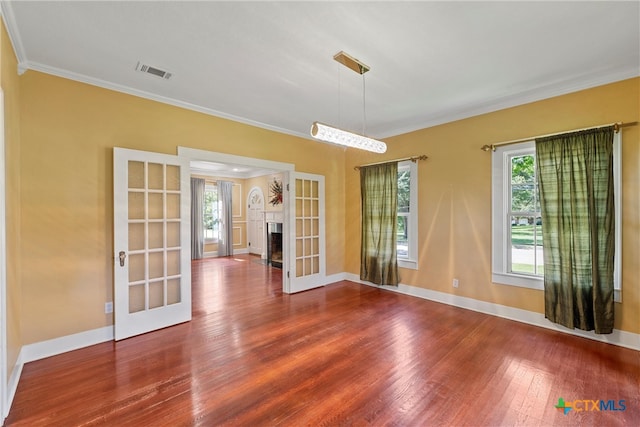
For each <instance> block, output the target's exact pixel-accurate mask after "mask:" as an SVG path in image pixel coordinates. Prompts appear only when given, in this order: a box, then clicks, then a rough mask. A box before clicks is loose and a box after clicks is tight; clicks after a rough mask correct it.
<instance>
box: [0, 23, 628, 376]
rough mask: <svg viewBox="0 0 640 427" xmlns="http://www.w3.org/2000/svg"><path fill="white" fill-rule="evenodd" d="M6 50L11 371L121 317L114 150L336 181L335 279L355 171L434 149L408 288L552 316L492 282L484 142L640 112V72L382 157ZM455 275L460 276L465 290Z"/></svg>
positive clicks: (349, 242) (429, 134) (330, 244)
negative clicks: (120, 86)
mask: <svg viewBox="0 0 640 427" xmlns="http://www.w3.org/2000/svg"><path fill="white" fill-rule="evenodd" d="M1 48H2V52H1V53H2V55H1V60H2V67H1V70H2V81H1V83H2V87H3V89H4V91H5V98H6V99H5V104H6V105H7V107H8V108H7V111H6V113H5V120H6V121H7V122H6V126H7V128H6V130H5V138H6V141H5V143H6V144H7V171H6V174H7V217H8V218H7V219H8V221H7V227H8V236H7V237H8V242H7V243H8V257H9V266H8V277H9V281H10V283H9V284H8V285H9V286H8V303H9V307H8V315H9V316H10V317H9V334H8V335H9V336H8V338H9V340H10V343H9V364H10V366H12V365H11V361H12V360H15V357H16V352H17V350H19V347H20V346H21V345H25V344H30V343H35V342H39V341H43V340H47V339H52V338H57V337H61V336H65V335H69V334H73V333H77V332H82V331H86V330H92V329H95V328H99V327H102V326H106V325H110V324H112V316H111V315H105V314H104V313H103V311H104V302H106V301H111V300H112V288H113V283H112V281H113V279H112V262H113V261H112V252H113V243H112V239H113V231H112V223H113V215H112V210H113V203H112V192H113V185H112V180H113V173H112V160H113V159H112V149H113V147H115V146H119V147H125V148H132V149H138V150H147V151H155V152H161V153H170V154H175V153H176V147H177V146H186V147H191V148H197V149H203V150H211V151H218V152H223V153H228V154H234V155H239V156H246V157H256V158H261V159H266V160H274V161H280V162H288V163H293V164H295V165H296V170H298V171H303V172H310V173H317V174H321V175H324V176H325V179H326V198H327V200H326V212H327V221H326V227H327V273H328V274H336V273H340V272H343V271H347V272H351V273H355V274H357V273H358V271H359V268H358V264H359V261H358V258H359V253H360V251H359V240H360V236H359V206H358V203H355V204H354V203H349V204H347V203H345V201H346V200H359V184H358V181H359V180H358V174H357V173H356V172H355V171H354V170H353V166H354V165H357V164H362V163H367V162H370V161H379V160H381V159H384V158H387V159H393V158H398V157H404V156H408V155H415V154H423V153H424V154H427V155H429V156H430V158H429V160H427V161H425V162H420V163H419V176H420V182H419V198H420V202H419V203H420V205H419V211H420V219H419V239H418V241H419V270H417V271H413V270H405V269H402V270H401V276H402V282H403V283H406V284H409V285H413V286H418V287H423V288H427V289H433V290H437V291H441V292H449V293H455V294H457V295H460V296H466V297H470V298H475V299H477V300H481V301H489V302H494V303H498V304H504V305H507V306H511V307H516V308H522V309H526V310H533V311H536V312H542V311H543V299H542V293H541V292H540V291H535V290H529V289H523V288H517V287H509V286H504V285H498V284H492V283H491V218H490V213H491V166H490V165H491V158H490V155H489V154H488V153H484V152H482V151H480V149H479V147H480V146H481V145H483V144H487V143H492V142H499V141H503V140H509V139H515V138H523V137H528V136H532V135H538V134H545V133H552V132H557V131H561V130H569V129H574V128H581V127H588V126H593V125H597V124H603V123H610V122H614V121H619V120H622V121H625V122H629V121H638V120H640V113H639V111H640V108H639V107H638V99H639V94H640V92H639V84H640V83H639V81H640V79H637V78H636V79H631V80H627V81H623V82H618V83H615V84H611V85H606V86H602V87H598V88H594V89H590V90H586V91H581V92H577V93H574V94H569V95H565V96H560V97H556V98H552V99H548V100H544V101H540V102H536V103H532V104H527V105H523V106H519V107H515V108H510V109H506V110H502V111H498V112H495V113H490V114H485V115H481V116H477V117H473V118H469V119H465V120H460V121H457V122H453V123H448V124H444V125H441V126H436V127H432V128H428V129H423V130H420V131H416V132H412V133H409V134H405V135H400V136H397V137H394V138H389V139H388V143H389V151H388V152H387V153H386V154H385V155H383V156H377V155H373V154H365V153H362V152H355V151H353V150H347V151H346V152H345V151H343V150H342V149H339V148H336V147H333V146H331V145H327V144H320V143H317V142H313V141H309V140H306V139H301V138H296V137H293V136H288V135H283V134H278V133H275V132H271V131H268V130H264V129H258V128H254V127H251V126H247V125H243V124H239V123H235V122H231V121H228V120H224V119H220V118H216V117H212V116H208V115H204V114H200V113H196V112H192V111H188V110H184V109H180V108H177V107H172V106H168V105H164V104H160V103H156V102H153V101H149V100H144V99H140V98H136V97H133V96H129V95H126V94H121V93H116V92H113V91H109V90H106V89H101V88H97V87H93V86H90V85H86V84H82V83H77V82H73V81H70V80H66V79H62V78H58V77H54V76H50V75H45V74H42V73H38V72H35V71H28V72H26V73H25V74H24V75H22V76H20V77H18V76H17V75H16V73H15V70H16V64H15V57H14V56H13V52H12V50H11V49H10V46H9V44H8V38H7V36H6V33H4V32H3V33H2V43H1ZM6 70H10V72H7V71H6ZM18 124H19V126H18ZM623 139H624V142H623V145H624V147H623V198H624V199H623V235H624V239H623V253H622V259H623V303H622V304H617V306H616V328H618V329H622V330H625V331H629V332H634V333H640V284H639V282H638V281H637V277H639V276H640V266H639V261H638V260H639V259H640V237H639V236H640V233H639V232H638V230H639V229H640V226H639V224H640V213H639V212H640V196H639V195H640V189H639V182H640V176H639V171H638V164H639V162H640V141H639V140H640V137H639V131H638V127H631V128H625V129H624V138H623ZM316 159H324V160H323V161H322V162H318V161H317V160H316ZM248 190H249V188H247V189H245V190H244V191H248ZM265 197H267V198H268V192H265ZM453 277H457V278H459V279H460V287H459V288H458V289H455V290H454V289H453V288H452V287H451V279H452V278H453Z"/></svg>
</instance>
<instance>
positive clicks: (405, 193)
mask: <svg viewBox="0 0 640 427" xmlns="http://www.w3.org/2000/svg"><path fill="white" fill-rule="evenodd" d="M417 187H418V167H417V163H416V162H412V161H410V160H407V161H404V162H399V163H398V216H397V221H398V230H397V233H398V234H397V254H398V266H400V267H403V268H411V269H414V270H416V269H417V268H418V262H417V258H418V254H417V252H418V220H417V218H418V188H417Z"/></svg>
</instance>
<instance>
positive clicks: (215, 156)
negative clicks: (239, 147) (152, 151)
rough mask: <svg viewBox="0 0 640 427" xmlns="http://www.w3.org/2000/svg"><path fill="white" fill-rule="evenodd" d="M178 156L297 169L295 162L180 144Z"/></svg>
mask: <svg viewBox="0 0 640 427" xmlns="http://www.w3.org/2000/svg"><path fill="white" fill-rule="evenodd" d="M177 152H178V156H180V157H184V158H187V159H189V160H201V161H208V162H216V163H225V164H233V165H242V166H250V167H254V168H261V169H273V170H277V171H295V170H296V167H295V165H294V164H293V163H285V162H277V161H274V160H265V159H258V158H254V157H244V156H237V155H235V154H226V153H219V152H216V151H207V150H200V149H197V148H189V147H182V146H178V150H177Z"/></svg>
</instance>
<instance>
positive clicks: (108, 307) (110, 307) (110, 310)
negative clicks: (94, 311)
mask: <svg viewBox="0 0 640 427" xmlns="http://www.w3.org/2000/svg"><path fill="white" fill-rule="evenodd" d="M104 313H105V314H109V313H113V302H111V301H109V302H105V303H104Z"/></svg>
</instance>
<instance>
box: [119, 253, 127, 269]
mask: <svg viewBox="0 0 640 427" xmlns="http://www.w3.org/2000/svg"><path fill="white" fill-rule="evenodd" d="M118 256H119V258H120V267H124V260H125V258H126V257H127V254H126V253H125V252H124V251H120V253H119V254H118Z"/></svg>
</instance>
